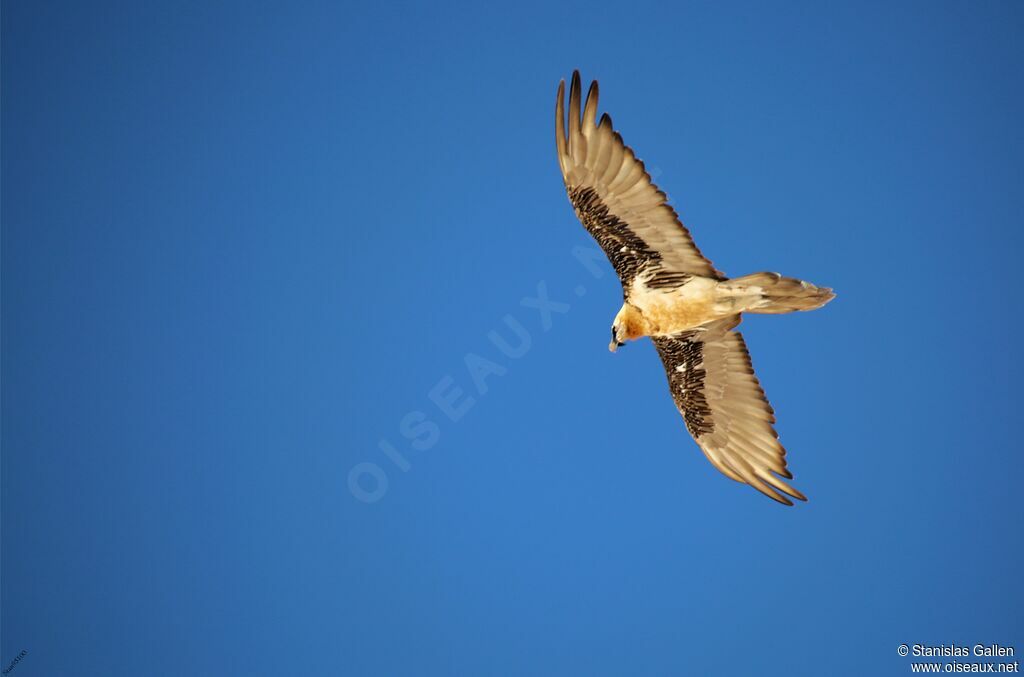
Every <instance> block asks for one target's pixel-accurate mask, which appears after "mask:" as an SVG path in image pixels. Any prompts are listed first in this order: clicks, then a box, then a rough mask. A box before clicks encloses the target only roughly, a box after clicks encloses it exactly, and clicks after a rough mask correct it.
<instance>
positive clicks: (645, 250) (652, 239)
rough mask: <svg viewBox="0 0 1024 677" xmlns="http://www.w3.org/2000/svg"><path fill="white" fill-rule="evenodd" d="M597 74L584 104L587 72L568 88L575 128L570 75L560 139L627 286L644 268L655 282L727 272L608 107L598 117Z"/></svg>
mask: <svg viewBox="0 0 1024 677" xmlns="http://www.w3.org/2000/svg"><path fill="white" fill-rule="evenodd" d="M597 95H598V92H597V81H596V80H595V81H594V83H593V84H591V85H590V92H589V93H588V94H587V101H586V105H585V106H584V107H583V110H582V117H581V111H580V74H579V71H576V72H574V73H573V75H572V85H571V86H570V88H569V131H568V133H566V129H565V111H564V107H563V100H564V97H565V81H562V82H561V83H560V84H559V85H558V98H557V101H556V103H555V141H556V145H557V148H558V164H559V166H560V167H561V168H562V177H563V178H564V179H565V189H566V191H567V192H568V193H569V201H570V202H572V205H573V207H574V208H575V209H576V215H577V216H578V217H579V219H580V221H581V222H582V223H583V226H584V227H585V228H586V229H587V230H588V231H589V232H590V234H591V235H593V236H594V239H596V240H597V242H598V244H600V245H601V249H603V250H604V253H605V254H606V255H607V256H608V259H609V260H610V261H611V263H612V265H613V266H614V267H615V272H616V273H618V275H619V279H620V280H621V281H622V287H623V293H624V294H627V293H628V291H629V288H630V285H631V284H632V282H633V278H635V277H636V275H637V273H638V272H639V271H640V270H646V272H647V273H648V274H649V275H650V278H649V280H650V281H649V282H648V283H647V284H648V286H654V287H656V286H659V285H660V286H669V287H675V286H679V285H681V284H683V283H684V282H686V280H687V279H688V278H689V275H701V276H704V277H712V278H715V279H724V276H723V275H722V273H720V272H719V271H718V270H716V269H715V267H714V266H713V265H711V262H710V261H708V260H707V259H706V258H704V256H703V255H702V254H701V253H700V250H699V249H697V245H695V244H694V243H693V238H691V237H690V233H689V231H688V230H686V228H685V227H683V224H682V223H681V222H680V221H679V217H678V216H677V215H676V212H675V210H674V209H672V207H670V206H669V205H668V204H667V203H666V197H665V193H663V192H662V191H660V190H659V189H658V187H657V186H655V185H654V183H653V182H652V181H651V177H650V176H649V175H648V174H647V170H646V169H644V163H643V162H641V161H640V160H638V159H637V157H636V155H634V154H633V151H632V149H630V148H629V146H627V145H626V144H624V143H623V142H622V137H621V136H619V133H618V132H616V131H614V130H613V129H612V119H611V118H610V117H608V114H607V113H605V114H604V115H602V116H601V121H600V122H595V121H596V118H597Z"/></svg>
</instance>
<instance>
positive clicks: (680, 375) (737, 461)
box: [652, 316, 807, 505]
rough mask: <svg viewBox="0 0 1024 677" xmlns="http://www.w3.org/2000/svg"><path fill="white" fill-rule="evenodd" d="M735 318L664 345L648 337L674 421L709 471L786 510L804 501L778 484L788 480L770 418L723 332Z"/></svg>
mask: <svg viewBox="0 0 1024 677" xmlns="http://www.w3.org/2000/svg"><path fill="white" fill-rule="evenodd" d="M739 322H740V320H739V316H736V317H734V318H730V319H726V320H719V321H717V322H713V323H710V324H708V325H705V328H706V329H705V330H704V331H688V332H682V333H680V334H676V335H674V336H670V337H660V338H659V337H653V338H652V340H653V341H654V346H655V347H656V348H657V349H658V354H659V355H661V361H662V363H663V364H664V365H665V371H666V373H667V374H668V385H669V388H670V389H671V391H672V399H674V400H675V403H676V406H677V407H678V408H679V413H681V414H682V415H683V420H684V421H685V422H686V427H687V429H688V430H689V431H690V434H691V435H693V438H694V439H695V440H696V441H697V444H698V445H699V446H700V448H701V450H703V452H704V455H705V456H707V457H708V460H710V461H711V463H712V464H713V465H714V466H715V467H716V468H718V469H719V470H721V471H722V472H723V473H724V474H725V475H727V476H728V477H731V478H732V479H734V480H736V481H737V482H744V483H746V484H749V485H751V486H752V487H754V488H755V489H757V490H758V491H760V492H761V493H763V494H764V495H766V496H768V497H769V498H773V499H775V500H776V501H779V502H780V503H785V504H786V505H793V503H792V501H790V500H789V498H787V496H786V494H788V495H789V496H792V497H793V498H798V499H800V500H801V501H806V500H807V498H806V497H805V496H804V495H803V494H801V493H800V492H799V491H797V490H796V489H794V488H793V487H791V486H789V485H788V484H786V483H785V482H783V481H782V480H781V479H779V477H784V478H786V479H792V478H793V475H792V474H790V472H789V470H788V469H787V468H786V450H785V449H783V448H782V445H781V444H779V439H778V438H779V436H778V434H777V433H776V432H775V429H774V428H773V427H772V424H773V423H775V412H774V411H773V410H772V407H771V405H770V404H768V400H767V399H766V398H765V396H764V391H763V390H761V384H760V383H758V380H757V377H756V376H755V375H754V368H753V366H752V365H751V362H750V354H749V353H748V352H747V345H746V343H745V342H744V341H743V336H742V334H740V333H739V332H734V331H729V330H730V329H732V328H733V327H735V326H736V325H738V324H739Z"/></svg>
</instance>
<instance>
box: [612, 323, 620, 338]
mask: <svg viewBox="0 0 1024 677" xmlns="http://www.w3.org/2000/svg"><path fill="white" fill-rule="evenodd" d="M612 341H614V342H615V343H618V342H619V337H618V336H616V335H615V325H614V324H613V325H612Z"/></svg>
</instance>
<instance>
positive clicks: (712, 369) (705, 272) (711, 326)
mask: <svg viewBox="0 0 1024 677" xmlns="http://www.w3.org/2000/svg"><path fill="white" fill-rule="evenodd" d="M597 92H598V90H597V82H596V81H595V82H594V83H593V84H591V86H590V91H589V92H588V94H587V99H586V102H585V103H584V104H583V105H582V106H581V89H580V74H579V72H578V71H577V72H574V73H573V76H572V85H571V86H570V87H569V126H568V131H566V118H565V110H564V97H565V81H564V80H563V81H562V82H561V83H559V85H558V96H557V99H556V102H555V142H556V147H557V150H558V164H559V167H561V169H562V177H563V179H564V180H565V189H566V191H567V192H568V194H569V201H570V202H571V203H572V206H573V209H575V210H576V216H577V217H579V220H580V221H581V222H582V223H583V226H584V228H586V229H587V231H588V232H589V233H590V234H591V235H592V236H593V237H594V239H595V240H597V242H598V244H599V245H600V246H601V249H603V250H604V253H605V254H606V255H607V257H608V259H609V261H611V264H612V266H613V267H614V268H615V272H616V273H618V276H619V280H620V281H621V282H622V292H623V294H622V295H623V300H624V302H623V304H622V308H621V309H620V310H619V312H618V314H617V315H616V316H615V319H614V321H613V322H612V337H611V343H610V344H609V346H608V348H609V349H610V350H611V351H613V352H614V351H615V349H616V348H618V347H620V346H623V345H625V342H626V341H631V340H635V339H638V338H641V337H644V336H649V337H651V340H652V341H653V342H654V347H655V348H657V350H658V354H659V355H660V356H661V361H662V363H663V364H664V366H665V372H666V373H667V374H668V385H669V389H670V390H671V392H672V399H673V400H674V401H675V404H676V407H677V408H678V409H679V413H680V414H682V416H683V421H684V422H685V424H686V428H687V429H688V430H689V431H690V434H691V435H693V438H694V440H696V442H697V444H698V445H699V446H700V448H701V450H702V451H703V452H704V454H705V455H706V456H707V457H708V460H710V461H711V463H712V464H713V465H714V466H715V467H716V468H718V469H719V470H720V471H721V472H722V473H723V474H725V475H726V476H727V477H731V478H732V479H734V480H736V481H737V482H742V483H745V484H749V485H751V486H752V487H754V488H755V489H757V490H758V491H760V492H761V493H763V494H765V495H766V496H768V497H770V498H772V499H774V500H776V501H778V502H780V503H783V504H785V505H793V503H792V501H791V500H790V499H789V497H792V498H797V499H800V500H802V501H806V500H807V498H806V497H805V496H804V495H803V494H802V493H800V492H799V491H797V490H796V489H794V488H793V487H791V486H789V485H788V484H787V483H786V482H783V481H782V478H785V479H792V478H793V475H792V474H791V473H790V472H789V470H788V469H787V468H786V450H785V449H783V448H782V445H781V444H779V440H778V434H777V433H776V432H775V429H774V428H773V427H772V424H773V423H774V422H775V414H774V411H773V410H772V407H771V405H770V404H769V403H768V400H767V399H766V398H765V395H764V391H763V390H761V385H760V383H759V382H758V380H757V377H756V376H755V375H754V369H753V367H752V365H751V362H750V355H749V354H748V353H747V346H746V344H745V343H744V341H743V336H742V335H741V334H740V333H739V332H737V331H732V330H733V329H734V328H735V327H736V326H737V325H738V324H739V323H740V319H741V313H789V312H793V311H797V310H814V309H815V308H820V307H821V306H823V305H825V304H826V303H828V302H829V301H830V300H832V298H833V297H834V294H833V293H832V290H831V289H826V288H823V287H816V286H814V285H813V284H810V283H808V282H802V281H801V280H797V279H794V278H791V277H783V276H781V275H779V274H778V273H754V274H752V275H745V276H743V277H737V278H728V277H726V276H725V275H724V274H723V273H722V272H721V271H720V270H718V269H717V268H715V267H714V266H713V265H712V264H711V261H709V260H708V259H707V258H705V257H704V255H703V254H701V252H700V250H699V249H697V245H695V244H694V243H693V239H692V238H691V237H690V233H689V231H688V230H686V228H685V227H684V226H683V224H682V223H681V222H680V221H679V217H678V216H677V215H676V212H675V210H674V209H672V207H670V206H669V205H668V203H667V201H666V200H667V198H666V196H665V193H663V192H662V191H661V190H659V189H658V187H657V186H655V185H654V183H653V182H652V181H651V177H650V176H649V175H648V174H647V171H646V170H645V169H644V164H643V162H641V161H640V160H639V159H637V157H636V155H635V154H634V153H633V151H632V150H631V149H630V148H629V146H627V145H625V143H623V141H622V137H621V136H619V133H618V132H616V131H615V130H614V129H613V128H612V120H611V118H610V117H608V114H607V113H605V114H603V115H602V116H601V119H600V120H598V119H597V95H598V94H597ZM581 108H582V110H581Z"/></svg>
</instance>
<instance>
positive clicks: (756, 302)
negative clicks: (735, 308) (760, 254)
mask: <svg viewBox="0 0 1024 677" xmlns="http://www.w3.org/2000/svg"><path fill="white" fill-rule="evenodd" d="M724 284H726V285H728V287H729V288H730V289H731V290H733V291H734V292H736V293H738V294H742V295H743V296H750V297H752V301H751V303H750V305H749V307H748V308H747V309H746V312H748V313H773V314H778V313H792V312H794V311H796V310H814V309H816V308H821V307H822V306H823V305H825V304H826V303H828V302H829V301H831V300H832V299H834V298H835V296H836V295H835V294H833V293H832V290H831V289H827V288H825V287H816V286H814V285H813V284H811V283H810V282H804V281H803V280H797V279H796V278H793V277H783V276H781V275H779V274H778V273H754V274H753V275H744V276H743V277H737V278H734V279H732V280H729V281H728V282H725V283H724Z"/></svg>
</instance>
